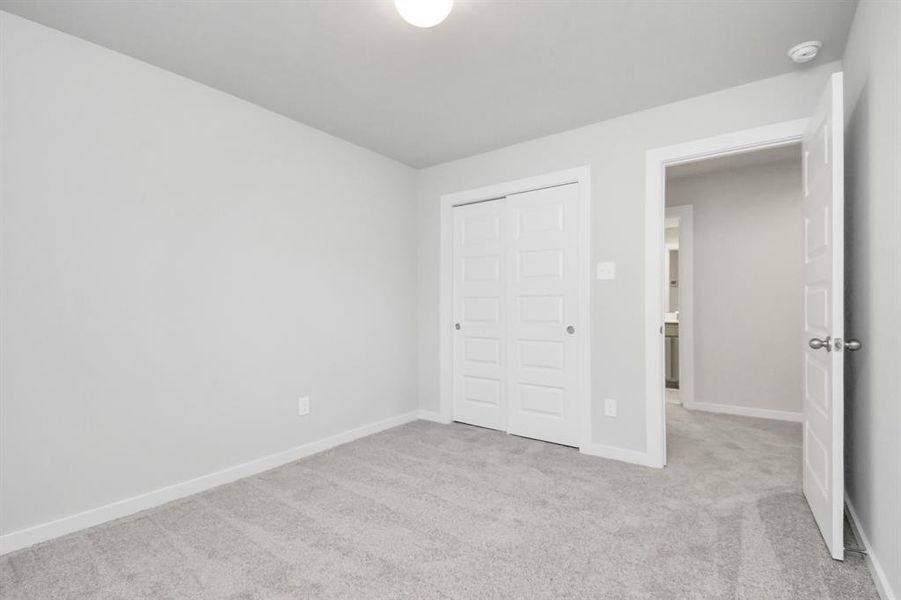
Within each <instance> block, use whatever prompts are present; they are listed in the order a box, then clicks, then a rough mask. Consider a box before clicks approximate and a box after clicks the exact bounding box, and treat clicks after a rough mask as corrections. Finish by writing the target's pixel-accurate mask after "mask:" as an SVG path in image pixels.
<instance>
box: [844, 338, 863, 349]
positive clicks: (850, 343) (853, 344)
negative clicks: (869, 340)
mask: <svg viewBox="0 0 901 600" xmlns="http://www.w3.org/2000/svg"><path fill="white" fill-rule="evenodd" d="M861 346H862V344H861V343H860V340H845V350H850V351H851V352H857V351H858V350H860V348H861Z"/></svg>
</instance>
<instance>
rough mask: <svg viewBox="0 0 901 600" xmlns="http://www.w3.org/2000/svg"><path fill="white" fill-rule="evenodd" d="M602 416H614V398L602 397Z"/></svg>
mask: <svg viewBox="0 0 901 600" xmlns="http://www.w3.org/2000/svg"><path fill="white" fill-rule="evenodd" d="M604 416H605V417H615V416H616V400H614V399H613V398H605V399H604Z"/></svg>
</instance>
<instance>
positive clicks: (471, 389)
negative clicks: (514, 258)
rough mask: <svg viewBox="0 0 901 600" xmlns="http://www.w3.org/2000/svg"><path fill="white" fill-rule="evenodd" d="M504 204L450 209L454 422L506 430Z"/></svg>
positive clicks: (472, 205)
mask: <svg viewBox="0 0 901 600" xmlns="http://www.w3.org/2000/svg"><path fill="white" fill-rule="evenodd" d="M504 207H505V201H504V200H503V199H501V200H492V201H490V202H480V203H478V204H467V205H465V206H457V207H455V208H454V290H453V294H454V300H453V303H454V321H455V322H454V374H453V418H454V420H455V421H462V422H464V423H470V424H472V425H479V426H481V427H490V428H492V429H500V430H505V429H506V422H507V420H506V410H507V405H506V382H505V380H506V372H505V355H506V348H505V339H506V318H505V317H506V302H505V295H506V281H505V280H506V271H505V267H506V265H505V263H506V260H505V253H506V251H507V248H506V245H505V237H506V228H505V223H504Z"/></svg>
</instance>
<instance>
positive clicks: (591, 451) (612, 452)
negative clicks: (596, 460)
mask: <svg viewBox="0 0 901 600" xmlns="http://www.w3.org/2000/svg"><path fill="white" fill-rule="evenodd" d="M579 452H581V453H582V454H587V455H589V456H597V457H600V458H609V459H611V460H619V461H622V462H627V463H632V464H633V465H641V466H643V467H660V466H661V465H657V464H654V461H652V460H651V459H650V457H649V456H648V455H647V453H645V452H638V451H637V450H629V449H627V448H616V447H614V446H604V445H602V444H588V445H586V446H580V447H579Z"/></svg>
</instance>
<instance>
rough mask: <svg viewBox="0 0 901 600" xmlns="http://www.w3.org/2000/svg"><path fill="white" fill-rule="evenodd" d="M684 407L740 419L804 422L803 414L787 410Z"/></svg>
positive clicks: (694, 404)
mask: <svg viewBox="0 0 901 600" xmlns="http://www.w3.org/2000/svg"><path fill="white" fill-rule="evenodd" d="M682 405H683V406H684V407H685V408H687V409H689V410H703V411H706V412H715V413H722V414H726V415H738V416H740V417H756V418H758V419H775V420H777V421H792V422H793V423H801V422H803V421H804V415H803V414H801V413H799V412H789V411H785V410H770V409H768V408H751V407H748V406H731V405H729V404H712V403H710V402H683V403H682Z"/></svg>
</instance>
